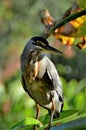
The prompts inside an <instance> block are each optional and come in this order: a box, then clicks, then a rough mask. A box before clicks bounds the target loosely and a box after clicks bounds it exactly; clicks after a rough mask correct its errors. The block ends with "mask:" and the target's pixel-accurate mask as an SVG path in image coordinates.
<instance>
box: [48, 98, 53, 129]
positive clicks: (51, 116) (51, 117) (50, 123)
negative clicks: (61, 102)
mask: <svg viewBox="0 0 86 130" xmlns="http://www.w3.org/2000/svg"><path fill="white" fill-rule="evenodd" d="M54 113H55V104H54V99H53V97H52V109H51V113H50V114H51V115H50V122H49V124H48V128H47V129H48V130H49V129H50V127H51V125H52V121H53V116H54Z"/></svg>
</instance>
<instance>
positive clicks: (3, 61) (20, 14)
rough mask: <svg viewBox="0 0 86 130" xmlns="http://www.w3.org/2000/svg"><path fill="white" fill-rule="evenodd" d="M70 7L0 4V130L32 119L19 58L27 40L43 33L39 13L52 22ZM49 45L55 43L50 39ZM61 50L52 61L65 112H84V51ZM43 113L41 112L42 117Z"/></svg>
mask: <svg viewBox="0 0 86 130" xmlns="http://www.w3.org/2000/svg"><path fill="white" fill-rule="evenodd" d="M72 3H73V0H54V1H52V0H25V1H24V0H0V130H3V129H7V128H9V127H10V126H11V125H13V124H15V123H16V122H18V121H21V120H23V119H24V118H25V117H28V116H30V117H35V103H34V101H33V100H32V99H31V98H30V97H29V96H28V95H27V94H26V93H25V92H24V90H23V88H22V85H21V76H20V75H21V72H20V54H21V53H22V50H23V48H24V46H25V42H26V41H27V40H28V39H29V38H30V37H33V36H35V35H41V34H42V33H43V31H44V25H43V24H42V23H41V20H40V15H39V12H40V11H41V10H43V9H46V8H47V9H48V10H49V12H50V13H51V14H52V16H53V17H54V18H60V17H61V16H62V15H63V14H64V12H65V11H66V10H67V9H68V8H69V7H70V6H71V5H72ZM64 4H65V6H64ZM50 5H52V6H50ZM48 41H50V43H52V42H54V41H55V39H54V38H53V37H52V36H51V37H49V38H48ZM61 47H62V50H63V53H64V55H63V56H51V59H53V62H54V63H55V65H56V68H57V70H58V72H59V74H60V77H61V80H62V83H63V90H64V110H67V109H77V110H79V111H80V113H82V112H86V50H79V49H78V48H77V47H72V48H68V47H67V46H64V45H61ZM46 113H47V111H46V110H45V109H43V108H41V115H44V114H46Z"/></svg>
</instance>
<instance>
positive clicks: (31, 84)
mask: <svg viewBox="0 0 86 130" xmlns="http://www.w3.org/2000/svg"><path fill="white" fill-rule="evenodd" d="M45 52H54V53H61V52H60V51H59V50H57V49H55V48H53V47H51V46H50V45H49V43H48V41H46V40H45V39H44V38H43V37H41V36H36V37H32V38H31V39H30V40H29V41H28V42H27V44H26V46H25V48H24V50H23V52H22V54H21V71H22V76H21V78H22V85H23V88H24V90H25V91H26V92H27V93H28V94H29V96H30V97H31V98H32V99H33V100H34V101H35V102H36V108H37V115H36V119H38V117H39V106H42V107H44V108H45V109H47V110H48V111H49V114H50V122H49V127H50V126H51V123H52V120H53V118H57V117H59V114H60V112H61V111H62V107H63V90H62V83H61V80H60V77H59V75H58V72H57V70H56V68H55V66H54V64H53V63H52V61H51V60H50V59H49V58H48V57H47V55H46V54H45Z"/></svg>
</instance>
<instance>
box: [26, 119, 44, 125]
mask: <svg viewBox="0 0 86 130" xmlns="http://www.w3.org/2000/svg"><path fill="white" fill-rule="evenodd" d="M24 125H25V126H26V125H38V126H43V124H42V123H41V122H40V121H39V120H36V119H34V118H30V117H29V118H28V117H27V118H26V119H25V120H24Z"/></svg>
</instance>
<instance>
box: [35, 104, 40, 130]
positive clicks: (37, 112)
mask: <svg viewBox="0 0 86 130" xmlns="http://www.w3.org/2000/svg"><path fill="white" fill-rule="evenodd" d="M39 114H40V106H39V104H37V103H36V119H37V120H38V119H39ZM34 130H37V126H35V127H34Z"/></svg>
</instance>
